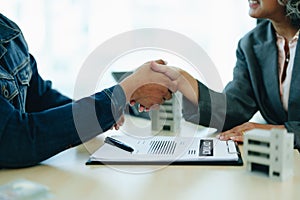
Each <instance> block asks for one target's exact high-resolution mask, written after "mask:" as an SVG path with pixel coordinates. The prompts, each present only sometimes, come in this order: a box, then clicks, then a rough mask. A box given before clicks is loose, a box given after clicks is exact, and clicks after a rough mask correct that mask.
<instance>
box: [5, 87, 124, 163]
mask: <svg viewBox="0 0 300 200" xmlns="http://www.w3.org/2000/svg"><path fill="white" fill-rule="evenodd" d="M112 91H113V88H111V89H110V90H107V91H106V92H100V93H98V94H96V95H94V96H91V97H87V98H84V99H81V100H79V101H77V102H73V103H69V104H66V105H63V106H60V107H57V108H53V109H49V110H45V111H42V112H36V113H25V114H21V113H20V112H19V111H18V110H15V109H14V108H13V107H12V106H10V105H9V103H8V102H4V100H3V99H1V106H0V112H1V116H6V117H5V118H3V117H1V125H0V167H2V168H3V167H9V168H11V167H13V168H17V167H26V166H32V165H35V164H37V163H39V162H41V161H43V160H45V159H47V158H49V157H51V156H53V155H55V154H57V153H59V152H61V151H63V150H65V149H67V148H70V147H73V146H76V145H78V144H80V143H82V142H85V141H87V140H89V139H91V138H93V137H95V136H97V135H98V134H100V133H102V132H104V131H106V130H108V129H109V128H111V127H112V126H113V124H114V123H115V121H116V119H117V118H118V117H120V115H121V114H122V111H123V109H124V106H125V100H124V93H123V91H122V90H121V89H120V88H119V87H118V88H117V89H116V95H111V94H112ZM111 97H112V98H113V100H111ZM111 103H112V104H111ZM95 108H96V109H95ZM95 118H96V119H95ZM95 121H96V122H97V123H95Z"/></svg>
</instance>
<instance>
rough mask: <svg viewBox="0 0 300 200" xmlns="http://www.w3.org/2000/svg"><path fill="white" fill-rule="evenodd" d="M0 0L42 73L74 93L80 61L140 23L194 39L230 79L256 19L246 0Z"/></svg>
mask: <svg viewBox="0 0 300 200" xmlns="http://www.w3.org/2000/svg"><path fill="white" fill-rule="evenodd" d="M0 4H1V8H0V12H1V13H2V14H4V15H5V16H7V17H8V18H10V19H11V20H13V21H15V22H16V23H17V24H18V25H19V26H20V28H21V29H22V30H23V34H24V36H25V38H26V40H27V43H28V45H29V49H30V52H31V54H33V55H34V57H35V58H36V60H37V63H38V69H39V72H40V74H41V75H42V77H43V78H44V79H47V80H51V81H52V82H53V86H54V88H56V89H58V90H59V91H61V92H62V93H64V94H65V95H67V96H69V97H72V96H73V91H74V84H75V80H76V77H77V75H78V71H79V69H80V67H81V66H82V64H83V62H84V60H85V59H86V58H87V56H88V55H89V54H90V53H91V52H92V51H93V50H94V49H95V48H96V47H97V46H99V45H101V44H102V43H103V42H104V41H106V40H108V39H110V38H112V37H113V36H116V35H118V34H120V33H123V32H125V31H131V30H134V29H139V28H162V29H168V30H172V31H175V32H178V33H180V34H183V35H185V36H187V37H188V38H190V39H192V40H193V41H195V42H196V43H197V44H199V45H200V46H201V47H202V48H203V49H204V50H205V51H206V52H207V54H208V55H209V56H210V58H211V59H212V60H213V62H214V64H215V65H216V67H217V69H218V71H219V74H220V76H221V79H222V83H223V85H225V84H226V83H227V82H228V81H230V80H231V78H232V69H233V67H234V65H235V50H236V47H237V43H238V40H239V39H240V38H241V37H242V36H243V35H244V34H245V33H246V32H248V31H249V30H251V29H252V28H253V27H254V26H255V24H256V21H255V20H254V19H252V18H250V17H249V16H248V1H246V0H244V1H237V0H226V1H220V0H209V1H206V0H186V1H181V0H163V1H161V0H160V1H159V0H151V1H146V0H118V1H117V0H110V1H104V0H26V1H24V0H9V1H8V0H0ZM149 59H151V58H149ZM146 61H148V60H145V62H146ZM141 64H142V63H136V67H137V66H139V65H141ZM120 70H121V71H122V70H126V69H125V68H124V69H120Z"/></svg>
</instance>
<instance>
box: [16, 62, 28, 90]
mask: <svg viewBox="0 0 300 200" xmlns="http://www.w3.org/2000/svg"><path fill="white" fill-rule="evenodd" d="M17 77H18V80H19V82H20V84H21V85H24V86H29V82H30V80H31V77H32V69H31V67H30V65H29V61H26V63H25V66H24V67H23V68H21V69H20V70H19V71H18V73H17Z"/></svg>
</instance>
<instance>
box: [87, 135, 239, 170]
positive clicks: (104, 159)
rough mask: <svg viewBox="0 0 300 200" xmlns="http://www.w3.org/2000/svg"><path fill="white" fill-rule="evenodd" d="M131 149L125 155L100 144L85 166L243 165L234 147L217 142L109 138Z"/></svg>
mask: <svg viewBox="0 0 300 200" xmlns="http://www.w3.org/2000/svg"><path fill="white" fill-rule="evenodd" d="M112 137H113V138H114V139H115V140H118V141H120V142H122V143H123V144H126V145H127V146H129V147H131V148H132V149H133V151H132V152H130V151H126V150H124V149H122V148H119V147H118V146H114V145H111V144H108V143H104V145H103V146H101V147H100V148H99V149H98V150H97V151H96V152H94V153H93V154H92V155H91V156H90V159H89V160H88V161H87V163H86V164H87V165H95V164H177V165H243V161H242V158H241V155H240V152H239V149H238V146H237V145H236V144H235V142H233V141H220V140H219V139H217V138H200V137H176V136H154V137H151V138H150V137H149V138H133V137H129V136H126V135H124V136H123V135H122V136H120V135H118V136H112Z"/></svg>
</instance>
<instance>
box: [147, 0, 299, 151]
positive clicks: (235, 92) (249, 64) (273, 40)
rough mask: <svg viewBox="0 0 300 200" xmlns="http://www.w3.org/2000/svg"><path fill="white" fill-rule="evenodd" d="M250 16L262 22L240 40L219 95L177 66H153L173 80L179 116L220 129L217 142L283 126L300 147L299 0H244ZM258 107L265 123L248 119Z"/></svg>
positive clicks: (296, 146)
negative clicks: (230, 73) (178, 96)
mask: <svg viewBox="0 0 300 200" xmlns="http://www.w3.org/2000/svg"><path fill="white" fill-rule="evenodd" d="M249 15H250V16H251V17H254V18H264V19H266V20H263V21H262V22H261V23H259V24H258V25H257V27H255V28H254V29H253V30H252V31H250V32H249V33H247V34H246V35H245V36H244V37H243V38H242V39H241V40H240V41H239V44H238V48H237V52H236V56H237V62H236V66H235V68H234V77H233V80H232V81H231V82H230V83H228V85H227V86H226V87H225V89H224V91H223V92H222V93H218V92H215V91H213V90H211V89H209V88H208V87H206V86H205V85H204V84H202V83H200V82H199V81H197V80H196V79H194V78H193V77H192V76H191V75H189V74H188V73H186V72H185V71H183V70H181V69H178V68H174V67H168V66H164V65H156V64H153V66H152V69H153V70H155V71H159V72H161V73H164V74H165V75H167V76H168V77H169V78H171V79H173V80H174V82H176V83H177V84H178V90H179V91H181V92H182V93H183V95H184V100H183V112H184V113H183V116H184V118H185V119H186V120H188V121H191V122H194V123H198V124H201V125H205V126H210V127H216V128H217V129H218V130H219V131H223V132H222V133H221V134H220V135H219V138H220V139H221V140H228V139H232V140H235V141H243V134H244V132H245V131H247V130H251V129H254V128H262V129H271V128H286V129H287V130H288V132H292V133H294V134H295V148H298V149H299V148H300V42H298V37H299V28H300V0H249ZM189 87H191V88H192V90H191V89H188V88H189ZM195 106H196V107H195ZM257 111H260V113H261V114H262V116H263V117H264V119H265V120H266V122H267V124H258V123H251V122H248V121H249V120H250V119H251V118H252V117H253V115H254V114H255V113H256V112H257Z"/></svg>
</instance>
